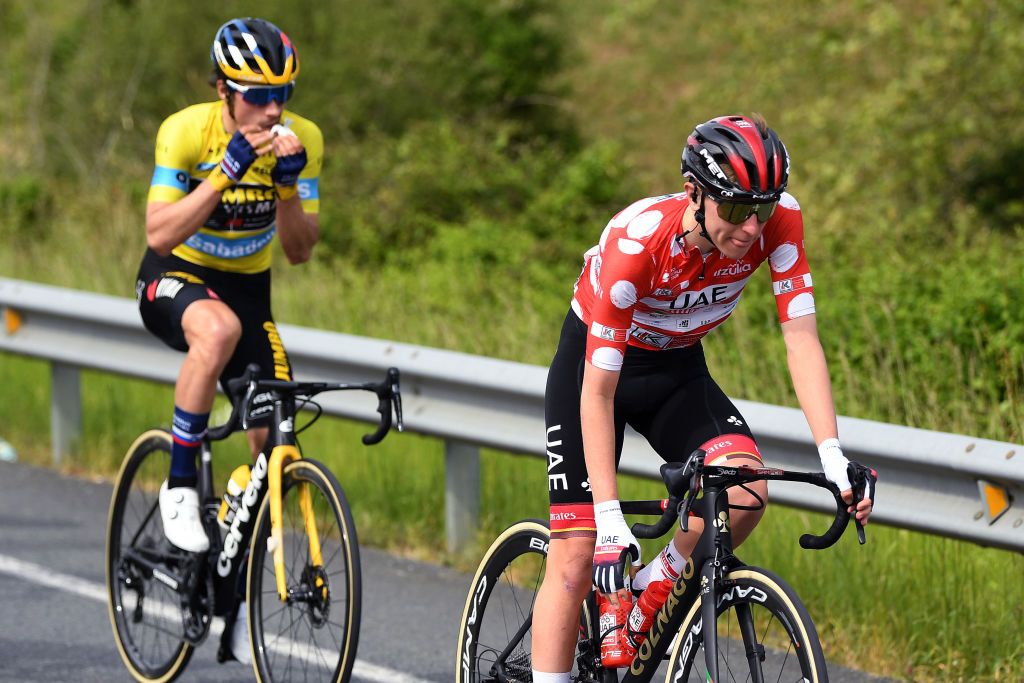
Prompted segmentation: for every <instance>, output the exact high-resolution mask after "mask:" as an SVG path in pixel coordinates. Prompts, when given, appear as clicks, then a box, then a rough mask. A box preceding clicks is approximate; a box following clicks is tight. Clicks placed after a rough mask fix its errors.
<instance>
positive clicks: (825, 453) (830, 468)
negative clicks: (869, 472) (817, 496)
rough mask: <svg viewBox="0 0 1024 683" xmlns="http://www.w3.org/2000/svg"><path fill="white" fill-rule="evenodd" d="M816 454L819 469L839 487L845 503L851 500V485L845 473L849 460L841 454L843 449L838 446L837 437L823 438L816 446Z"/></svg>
mask: <svg viewBox="0 0 1024 683" xmlns="http://www.w3.org/2000/svg"><path fill="white" fill-rule="evenodd" d="M818 456H819V457H820V458H821V469H822V471H823V472H824V473H825V476H826V477H827V478H828V480H829V481H830V482H832V483H833V484H835V485H836V486H838V487H839V492H840V493H841V494H842V496H843V500H845V501H846V502H847V503H849V502H851V501H852V500H853V487H852V486H851V485H850V477H849V476H848V475H847V473H846V466H847V465H849V464H850V461H849V460H847V459H846V456H845V455H843V449H842V448H841V447H840V446H839V439H825V440H824V441H822V442H821V444H820V445H819V446H818Z"/></svg>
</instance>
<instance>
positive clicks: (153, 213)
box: [146, 180, 221, 256]
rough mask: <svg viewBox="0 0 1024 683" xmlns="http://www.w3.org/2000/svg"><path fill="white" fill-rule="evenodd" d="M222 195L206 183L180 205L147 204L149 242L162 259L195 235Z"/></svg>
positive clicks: (186, 197)
mask: <svg viewBox="0 0 1024 683" xmlns="http://www.w3.org/2000/svg"><path fill="white" fill-rule="evenodd" d="M220 196H221V193H220V191H219V190H217V189H216V188H214V187H213V185H212V184H211V183H210V182H209V181H207V180H204V181H203V182H202V183H201V184H200V185H199V187H197V188H196V189H195V190H193V191H192V192H190V193H188V194H187V195H185V196H184V197H182V198H181V199H179V200H178V201H176V202H156V201H151V202H148V203H147V204H146V243H147V244H148V245H149V248H150V249H152V250H153V251H155V252H156V253H157V254H159V255H161V256H167V255H168V254H170V253H171V250H172V249H174V248H175V247H176V246H178V245H179V244H181V243H182V242H184V241H185V240H187V239H188V238H189V237H191V236H192V235H194V234H195V233H196V232H197V231H198V230H199V228H201V227H202V226H203V223H205V222H206V219H207V218H209V217H210V214H211V213H213V210H214V209H215V208H217V204H219V203H220Z"/></svg>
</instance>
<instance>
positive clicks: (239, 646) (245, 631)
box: [231, 602, 252, 664]
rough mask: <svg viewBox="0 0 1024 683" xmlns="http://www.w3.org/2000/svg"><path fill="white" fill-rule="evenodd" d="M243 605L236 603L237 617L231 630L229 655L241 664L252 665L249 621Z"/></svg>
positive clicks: (242, 603)
mask: <svg viewBox="0 0 1024 683" xmlns="http://www.w3.org/2000/svg"><path fill="white" fill-rule="evenodd" d="M246 612H247V610H246V609H245V603H244V602H240V603H238V617H237V618H236V619H235V627H234V628H233V629H232V630H231V654H232V655H234V656H235V659H237V660H238V661H239V662H241V663H242V664H252V652H251V648H250V647H249V619H248V617H247V616H246Z"/></svg>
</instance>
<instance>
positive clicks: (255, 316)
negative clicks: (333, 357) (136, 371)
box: [135, 249, 292, 425]
mask: <svg viewBox="0 0 1024 683" xmlns="http://www.w3.org/2000/svg"><path fill="white" fill-rule="evenodd" d="M135 298H136V300H137V301H138V304H139V313H141V314H142V323H143V324H144V325H145V326H146V329H147V330H149V331H150V332H152V333H153V334H154V335H155V336H156V337H157V338H158V339H160V340H161V341H163V342H164V343H165V344H167V345H168V346H170V347H171V348H172V349H177V350H178V351H188V343H187V342H186V341H185V332H184V330H183V329H182V327H181V317H182V315H183V314H184V313H185V309H186V308H188V306H189V304H191V303H192V302H194V301H199V300H201V299H219V300H220V301H223V302H224V303H225V304H227V305H228V306H229V307H230V308H231V310H232V311H234V313H235V315H237V316H238V319H239V321H240V322H241V324H242V336H241V338H240V339H239V340H238V345H237V346H236V347H235V352H234V353H233V354H232V355H231V359H230V360H229V361H228V364H227V365H226V366H225V367H224V371H223V372H222V373H221V375H220V385H221V388H222V389H223V390H224V391H225V393H226V392H227V381H228V380H229V379H232V378H234V377H238V376H239V375H241V374H242V373H243V372H244V371H245V368H246V366H247V365H248V364H249V363H256V364H257V365H259V366H260V376H261V377H266V378H274V379H283V380H290V379H291V378H292V370H291V363H290V362H289V360H288V354H287V353H286V352H285V349H284V345H283V344H282V343H281V337H280V335H279V334H278V332H277V326H276V325H275V324H274V317H273V315H271V312H270V271H269V270H265V271H263V272H262V273H227V272H224V271H221V270H215V269H213V268H204V267H203V266H197V265H196V264H194V263H189V262H188V261H185V260H184V259H180V258H178V257H177V256H174V255H173V254H172V255H169V256H159V255H157V254H156V253H155V252H154V251H153V250H151V249H147V250H146V255H145V256H144V257H143V258H142V265H141V266H140V267H139V275H138V279H137V281H136V283H135ZM267 398H268V397H266V396H263V395H258V396H257V397H256V399H255V400H254V401H253V405H252V406H251V409H250V422H251V423H252V424H254V425H260V424H265V423H266V422H269V420H270V417H271V411H270V410H268V407H269V402H268V401H267ZM261 399H262V400H261Z"/></svg>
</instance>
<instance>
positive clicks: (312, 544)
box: [267, 445, 324, 602]
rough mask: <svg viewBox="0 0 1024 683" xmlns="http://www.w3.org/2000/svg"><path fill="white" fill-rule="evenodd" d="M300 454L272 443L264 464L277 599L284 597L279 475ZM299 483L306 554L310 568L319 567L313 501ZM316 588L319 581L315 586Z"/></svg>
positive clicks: (318, 542)
mask: <svg viewBox="0 0 1024 683" xmlns="http://www.w3.org/2000/svg"><path fill="white" fill-rule="evenodd" d="M301 459H302V454H301V453H299V449H298V448H296V447H295V446H290V445H284V446H274V449H273V450H272V451H271V452H270V461H269V462H268V463H267V481H268V485H269V490H268V491H267V495H269V496H270V538H271V539H272V545H273V554H274V575H275V577H276V578H277V594H278V597H279V598H280V600H281V602H285V601H286V600H287V599H288V586H287V582H286V578H287V577H286V576H285V570H284V530H283V528H282V522H281V475H282V473H283V472H284V468H285V465H287V464H288V463H290V462H292V461H293V460H301ZM298 486H299V508H300V509H301V510H302V518H303V521H304V522H305V525H306V535H307V536H308V537H309V557H310V561H311V562H312V564H313V566H314V567H321V566H323V563H324V561H323V557H321V554H320V534H319V533H318V532H317V528H316V515H315V514H314V512H313V501H312V499H311V498H310V495H309V489H308V488H307V487H308V484H306V483H305V482H300V483H299V484H298ZM317 587H318V588H319V587H320V585H319V580H318V585H317Z"/></svg>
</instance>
